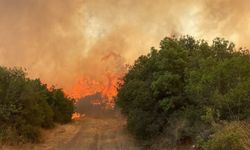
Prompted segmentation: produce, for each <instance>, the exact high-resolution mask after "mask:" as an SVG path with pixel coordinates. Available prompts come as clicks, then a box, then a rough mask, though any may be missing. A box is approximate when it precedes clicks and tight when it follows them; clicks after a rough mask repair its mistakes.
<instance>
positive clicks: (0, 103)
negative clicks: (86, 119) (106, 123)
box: [0, 67, 74, 143]
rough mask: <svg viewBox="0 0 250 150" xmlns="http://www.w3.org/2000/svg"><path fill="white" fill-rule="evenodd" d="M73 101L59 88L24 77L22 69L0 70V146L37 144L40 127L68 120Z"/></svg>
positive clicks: (1, 68) (3, 68)
mask: <svg viewBox="0 0 250 150" xmlns="http://www.w3.org/2000/svg"><path fill="white" fill-rule="evenodd" d="M58 93H59V94H58ZM73 101H74V100H73V99H71V98H68V97H66V96H65V95H64V93H63V91H62V90H61V89H56V88H53V89H48V88H47V86H46V85H45V84H42V83H41V81H40V80H39V79H35V80H32V79H29V78H27V77H26V73H25V72H24V71H23V70H22V69H17V68H5V67H0V143H2V142H10V141H13V142H14V141H16V142H22V141H29V142H37V141H38V140H39V136H40V131H39V130H40V128H41V127H43V128H52V127H53V126H54V122H60V123H67V122H69V121H71V115H72V113H73V110H74V105H73Z"/></svg>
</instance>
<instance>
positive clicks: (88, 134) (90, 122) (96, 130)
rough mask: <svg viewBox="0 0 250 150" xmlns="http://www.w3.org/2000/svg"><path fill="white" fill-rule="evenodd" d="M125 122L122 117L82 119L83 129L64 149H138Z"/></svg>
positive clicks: (63, 146) (62, 147)
mask: <svg viewBox="0 0 250 150" xmlns="http://www.w3.org/2000/svg"><path fill="white" fill-rule="evenodd" d="M124 125H125V122H124V120H123V119H121V118H120V117H118V116H116V117H113V118H111V117H110V118H94V117H86V118H85V119H83V120H81V129H80V130H79V132H78V133H77V134H76V135H75V136H74V137H73V138H72V139H71V140H70V141H69V142H68V143H66V144H64V145H62V146H61V147H59V149H62V150H80V149H81V150H137V149H139V148H138V147H136V146H135V144H134V142H133V140H132V138H131V137H129V135H128V133H127V132H126V130H125V129H124Z"/></svg>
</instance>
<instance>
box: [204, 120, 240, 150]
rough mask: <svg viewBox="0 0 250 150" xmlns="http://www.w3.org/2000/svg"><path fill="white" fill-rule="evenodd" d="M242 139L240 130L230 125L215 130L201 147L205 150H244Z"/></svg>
mask: <svg viewBox="0 0 250 150" xmlns="http://www.w3.org/2000/svg"><path fill="white" fill-rule="evenodd" d="M242 137H243V131H242V129H241V128H239V127H238V126H234V125H232V124H231V125H227V126H224V127H223V128H219V129H217V131H216V132H215V133H214V134H213V135H212V136H211V139H209V140H208V141H207V142H205V143H204V146H203V147H204V149H205V150H244V149H245V148H244V144H243V143H242V141H241V140H242Z"/></svg>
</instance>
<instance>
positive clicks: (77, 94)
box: [65, 72, 122, 108]
mask: <svg viewBox="0 0 250 150" xmlns="http://www.w3.org/2000/svg"><path fill="white" fill-rule="evenodd" d="M121 76H122V74H121V73H119V74H118V73H111V72H107V73H106V74H105V76H103V79H102V80H101V79H99V80H97V79H92V78H90V77H79V78H78V79H76V82H75V84H74V85H73V86H72V87H71V88H70V89H68V90H66V91H65V93H66V94H67V95H68V96H70V97H74V98H75V99H79V98H82V97H85V96H88V95H92V94H94V93H97V92H100V93H101V94H102V95H103V96H104V97H105V99H104V101H105V102H104V103H106V105H107V107H109V108H113V107H114V99H113V97H114V96H116V94H117V88H116V87H117V84H118V82H119V78H120V77H121Z"/></svg>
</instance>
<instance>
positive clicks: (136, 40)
mask: <svg viewBox="0 0 250 150" xmlns="http://www.w3.org/2000/svg"><path fill="white" fill-rule="evenodd" d="M249 6H250V1H249V0H237V1H236V0H182V1H181V2H180V1H177V0H154V1H152V0H0V64H1V65H4V66H20V67H24V68H26V69H27V71H28V73H29V76H30V77H39V78H41V79H42V81H44V82H46V83H49V84H56V85H58V86H59V87H63V88H65V89H67V90H69V89H71V88H72V87H74V86H75V85H76V84H84V86H85V87H84V88H83V89H82V90H81V91H80V92H83V91H84V90H85V91H86V90H88V92H92V91H93V90H94V89H95V88H96V86H100V85H102V86H109V85H110V84H112V83H111V82H113V81H110V80H111V79H110V78H115V77H117V76H119V74H121V73H122V72H123V71H124V65H125V64H128V63H129V64H131V63H132V62H133V61H134V60H135V59H136V58H137V57H138V56H139V55H141V54H145V53H147V52H148V51H149V49H150V47H152V46H156V47H157V46H158V43H159V42H160V40H161V39H162V38H163V37H165V36H169V35H173V34H176V35H183V34H190V35H193V36H195V37H197V38H205V39H207V40H211V39H213V38H214V37H217V36H220V37H225V38H227V39H230V40H233V41H234V42H236V43H237V45H241V46H247V47H248V46H250V43H249V42H248V39H249V37H250V9H249ZM86 81H88V83H86ZM93 85H94V86H93ZM78 86H79V85H78ZM91 86H92V87H91Z"/></svg>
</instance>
